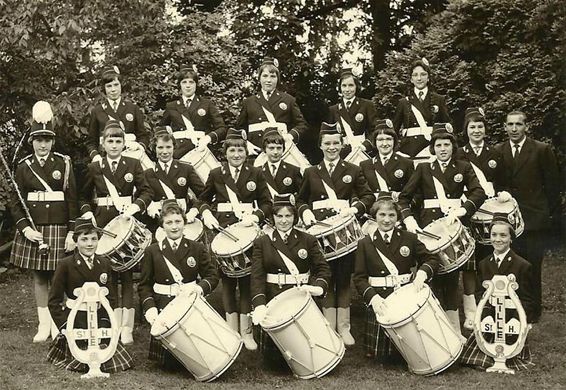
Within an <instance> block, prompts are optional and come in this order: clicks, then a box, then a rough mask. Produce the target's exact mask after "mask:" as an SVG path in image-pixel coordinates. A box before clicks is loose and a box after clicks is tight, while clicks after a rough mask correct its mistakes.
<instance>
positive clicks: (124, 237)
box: [94, 216, 136, 256]
mask: <svg viewBox="0 0 566 390" xmlns="http://www.w3.org/2000/svg"><path fill="white" fill-rule="evenodd" d="M116 218H120V216H117V217H114V218H113V219H112V221H114V219H116ZM112 221H110V222H112ZM135 223H136V221H135V218H133V217H132V219H131V223H130V227H129V229H128V231H127V232H126V234H124V236H123V237H120V242H119V243H118V244H117V245H114V246H113V247H112V249H111V250H110V251H107V252H103V253H100V252H98V248H100V241H99V245H98V246H97V247H96V251H95V252H94V253H96V254H97V255H101V256H103V255H108V254H111V253H113V252H114V251H115V250H116V248H119V247H122V246H123V245H124V244H125V243H126V242H127V241H128V239H129V238H130V236H131V235H132V232H133V231H134V228H135ZM115 239H116V238H112V240H115ZM101 240H102V239H101Z"/></svg>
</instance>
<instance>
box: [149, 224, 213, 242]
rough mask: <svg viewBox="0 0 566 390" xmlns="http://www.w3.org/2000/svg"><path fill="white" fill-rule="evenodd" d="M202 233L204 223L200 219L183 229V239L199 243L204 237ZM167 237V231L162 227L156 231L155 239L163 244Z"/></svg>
mask: <svg viewBox="0 0 566 390" xmlns="http://www.w3.org/2000/svg"><path fill="white" fill-rule="evenodd" d="M202 232H203V227H202V222H201V221H200V220H198V219H195V220H194V222H193V223H188V224H186V225H185V227H184V228H183V237H185V238H187V239H189V240H193V241H198V240H199V239H200V238H201V236H202ZM165 237H166V235H165V230H163V228H162V227H158V228H157V230H156V231H155V239H156V240H157V241H159V242H161V241H163V239H164V238H165Z"/></svg>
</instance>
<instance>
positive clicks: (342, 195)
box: [297, 159, 375, 221]
mask: <svg viewBox="0 0 566 390" xmlns="http://www.w3.org/2000/svg"><path fill="white" fill-rule="evenodd" d="M323 178H324V180H325V181H326V182H327V183H330V184H331V187H332V188H333V189H334V192H335V193H336V197H337V198H338V199H345V200H349V201H350V206H353V207H356V208H357V209H358V214H362V213H365V212H367V211H369V209H370V207H371V205H372V204H373V202H374V201H375V197H374V195H373V194H372V193H371V191H370V189H369V187H368V184H367V181H366V178H365V177H364V175H363V174H362V170H361V169H360V167H357V166H355V165H354V164H351V163H349V162H346V161H344V160H342V159H340V160H337V162H336V167H335V168H334V172H332V177H330V176H329V174H328V171H327V170H326V165H325V164H324V161H322V162H320V163H319V164H318V165H315V166H312V167H308V168H307V169H306V170H305V177H304V179H303V184H302V186H301V189H300V191H299V195H298V197H297V205H298V206H299V207H298V210H299V214H300V215H301V216H302V215H303V213H304V212H305V210H307V209H309V210H311V211H313V213H314V216H315V217H316V219H317V220H318V221H320V220H323V219H326V218H328V217H331V216H332V215H335V214H337V212H336V211H334V210H333V209H319V210H313V209H312V206H313V202H314V201H317V200H325V199H328V194H327V193H326V190H325V189H324V185H323V183H322V180H323Z"/></svg>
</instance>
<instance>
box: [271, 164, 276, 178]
mask: <svg viewBox="0 0 566 390" xmlns="http://www.w3.org/2000/svg"><path fill="white" fill-rule="evenodd" d="M276 173H277V166H275V164H271V176H273V177H275V174H276Z"/></svg>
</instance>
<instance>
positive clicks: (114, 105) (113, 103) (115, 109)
mask: <svg viewBox="0 0 566 390" xmlns="http://www.w3.org/2000/svg"><path fill="white" fill-rule="evenodd" d="M112 109H113V110H114V112H116V111H118V101H116V100H112Z"/></svg>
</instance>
